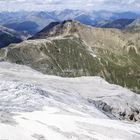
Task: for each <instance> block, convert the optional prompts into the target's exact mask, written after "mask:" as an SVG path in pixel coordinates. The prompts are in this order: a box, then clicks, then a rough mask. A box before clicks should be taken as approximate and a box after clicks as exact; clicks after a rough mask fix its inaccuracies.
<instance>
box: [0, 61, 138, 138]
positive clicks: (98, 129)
mask: <svg viewBox="0 0 140 140" xmlns="http://www.w3.org/2000/svg"><path fill="white" fill-rule="evenodd" d="M0 140H140V96H139V95H136V94H135V93H133V92H131V91H129V90H128V89H125V88H122V87H120V86H117V85H111V84H109V83H107V82H106V81H105V80H103V79H102V78H100V77H79V78H61V77H56V76H48V75H43V74H41V73H39V72H37V71H35V70H33V69H31V68H29V67H26V66H22V65H16V64H10V63H5V62H0Z"/></svg>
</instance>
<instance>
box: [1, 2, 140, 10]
mask: <svg viewBox="0 0 140 140" xmlns="http://www.w3.org/2000/svg"><path fill="white" fill-rule="evenodd" d="M64 9H72V10H84V11H92V10H95V11H99V10H106V11H114V12H122V11H133V12H140V0H67V1H65V0H0V11H10V12H11V11H23V10H24V11H54V10H57V11H61V10H64Z"/></svg>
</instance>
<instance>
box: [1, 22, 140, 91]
mask: <svg viewBox="0 0 140 140" xmlns="http://www.w3.org/2000/svg"><path fill="white" fill-rule="evenodd" d="M139 33H140V32H135V33H133V34H132V33H131V31H130V30H129V28H128V29H125V30H119V29H105V28H95V27H92V26H86V25H84V24H81V23H79V22H77V21H72V20H68V21H64V22H52V23H51V24H50V25H48V26H47V27H45V28H44V29H43V30H42V31H40V32H39V33H37V34H36V35H34V36H33V37H32V38H30V39H29V40H27V41H24V42H22V43H20V44H17V45H16V44H11V45H10V46H8V47H6V48H4V49H1V50H0V56H1V60H5V61H10V62H14V63H18V64H25V65H28V66H31V67H32V68H34V69H36V70H38V71H41V72H43V73H46V74H51V75H58V76H64V77H77V76H101V77H103V78H105V79H106V80H107V81H108V82H110V83H114V84H118V85H121V86H123V87H128V88H129V89H131V90H133V91H135V92H137V93H140V92H139V89H140V80H139V76H140V72H139V67H140V61H139V59H140V54H139V50H140V46H139V44H140V42H139Z"/></svg>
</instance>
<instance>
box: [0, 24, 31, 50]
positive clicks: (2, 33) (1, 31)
mask: <svg viewBox="0 0 140 140" xmlns="http://www.w3.org/2000/svg"><path fill="white" fill-rule="evenodd" d="M27 37H28V34H26V33H25V34H24V33H18V32H16V31H14V30H12V29H9V28H6V27H3V26H0V48H2V47H5V46H8V45H9V44H11V43H19V42H21V41H23V40H25V39H27Z"/></svg>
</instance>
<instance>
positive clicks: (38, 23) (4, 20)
mask: <svg viewBox="0 0 140 140" xmlns="http://www.w3.org/2000/svg"><path fill="white" fill-rule="evenodd" d="M139 16H140V14H138V13H133V12H120V13H117V12H110V11H90V12H86V11H80V10H70V9H66V10H63V11H51V12H48V11H40V12H26V11H20V12H1V13H0V17H1V19H0V25H2V26H5V27H7V28H11V29H14V30H16V31H18V32H23V31H26V32H28V33H29V34H31V35H34V34H35V33H37V32H38V31H40V30H42V29H43V28H44V27H46V26H47V25H48V24H49V23H51V22H54V21H55V22H57V21H64V20H70V19H71V20H77V21H79V22H81V23H83V24H86V25H91V26H97V27H115V28H124V27H125V26H127V25H128V24H130V23H131V22H132V21H133V20H135V19H137V18H138V17H139ZM101 23H106V24H107V25H104V26H102V25H101Z"/></svg>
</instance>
